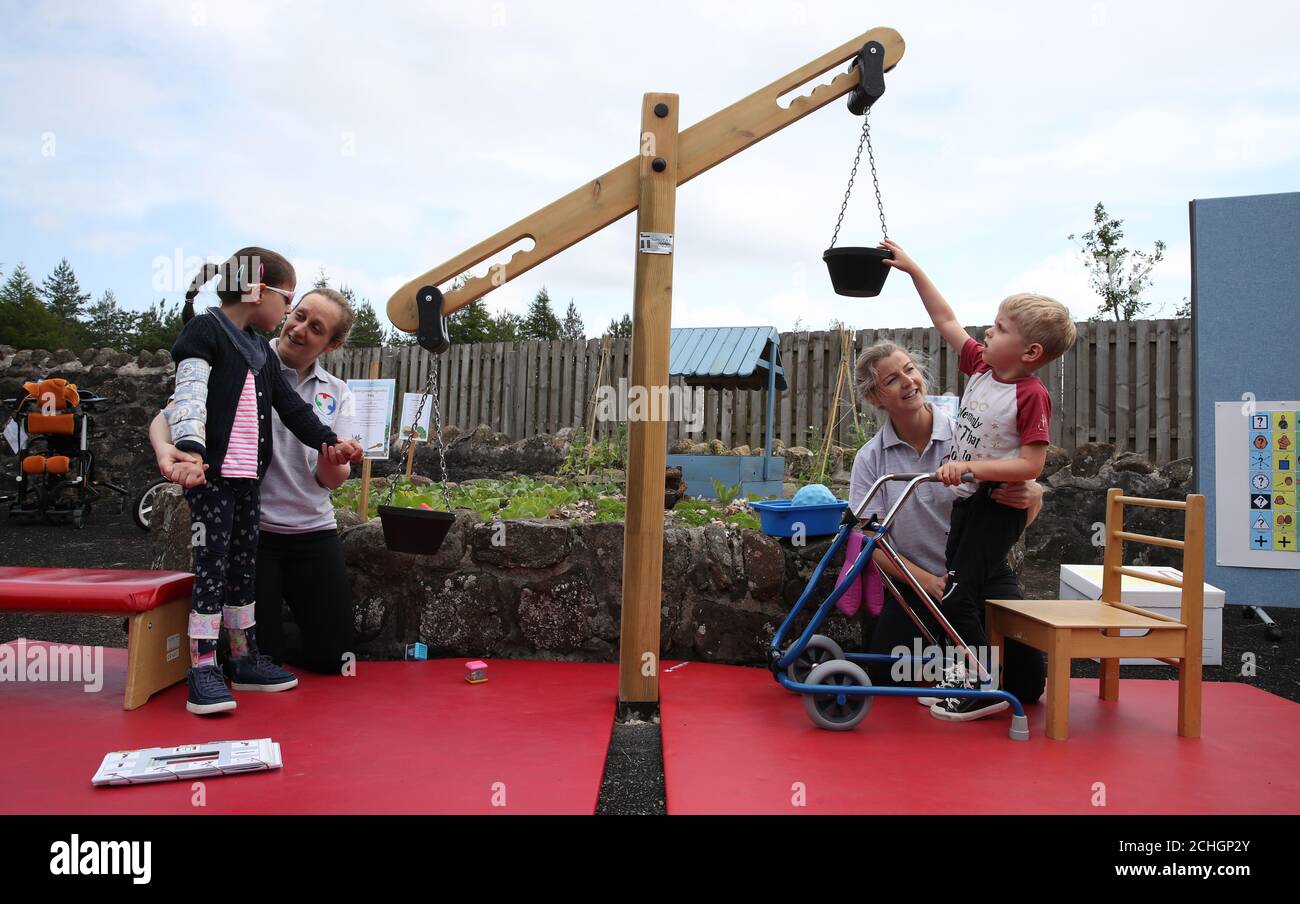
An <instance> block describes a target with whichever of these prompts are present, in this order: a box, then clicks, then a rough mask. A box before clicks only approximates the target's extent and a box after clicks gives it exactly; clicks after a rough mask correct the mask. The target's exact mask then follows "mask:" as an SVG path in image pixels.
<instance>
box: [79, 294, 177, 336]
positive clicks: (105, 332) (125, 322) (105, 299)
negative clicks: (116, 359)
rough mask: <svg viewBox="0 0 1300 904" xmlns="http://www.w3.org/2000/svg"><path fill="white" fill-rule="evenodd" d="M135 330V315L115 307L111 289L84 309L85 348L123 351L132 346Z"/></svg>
mask: <svg viewBox="0 0 1300 904" xmlns="http://www.w3.org/2000/svg"><path fill="white" fill-rule="evenodd" d="M135 329H136V318H135V315H133V314H132V313H131V312H130V311H124V310H122V309H121V308H120V307H118V306H117V296H116V295H114V294H113V290H112V289H105V290H104V294H103V295H101V296H100V297H99V300H98V301H96V302H95V303H94V304H92V305H91V306H90V307H88V308H86V318H85V320H84V321H82V330H83V332H82V335H83V337H84V339H85V347H86V348H115V349H118V350H119V351H121V350H125V349H127V348H129V347H130V346H131V345H132V340H133V334H134V333H135ZM162 347H163V346H157V348H162ZM150 351H153V349H150Z"/></svg>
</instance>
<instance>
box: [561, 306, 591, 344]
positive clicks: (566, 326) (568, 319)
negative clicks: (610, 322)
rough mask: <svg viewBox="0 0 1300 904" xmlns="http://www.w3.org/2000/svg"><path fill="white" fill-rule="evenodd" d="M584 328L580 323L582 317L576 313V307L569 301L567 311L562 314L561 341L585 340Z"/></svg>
mask: <svg viewBox="0 0 1300 904" xmlns="http://www.w3.org/2000/svg"><path fill="white" fill-rule="evenodd" d="M585 330H586V328H585V327H584V326H583V323H582V315H581V314H579V313H578V307H577V305H575V304H574V303H573V299H572V298H570V299H569V309H568V310H567V311H565V312H564V323H563V324H561V326H560V338H561V339H586V338H587V336H586V333H585Z"/></svg>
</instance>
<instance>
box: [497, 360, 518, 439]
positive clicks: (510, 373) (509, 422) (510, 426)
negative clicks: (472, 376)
mask: <svg viewBox="0 0 1300 904" xmlns="http://www.w3.org/2000/svg"><path fill="white" fill-rule="evenodd" d="M516 345H519V343H517V342H502V359H500V362H502V363H500V384H502V385H500V429H502V431H503V432H504V433H507V434H508V436H510V437H511V438H512V440H517V438H519V437H520V423H519V415H517V412H519V395H517V393H516V392H515V388H516V385H517V384H519V371H517V369H516V362H517V356H516V354H515V346H516Z"/></svg>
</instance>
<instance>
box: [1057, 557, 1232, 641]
mask: <svg viewBox="0 0 1300 904" xmlns="http://www.w3.org/2000/svg"><path fill="white" fill-rule="evenodd" d="M1130 567H1133V568H1134V569H1135V570H1137V571H1145V572H1148V573H1150V574H1158V575H1161V576H1163V577H1170V578H1178V579H1180V580H1181V579H1182V576H1183V573H1182V572H1181V571H1179V570H1178V569H1177V568H1171V567H1168V566H1150V565H1139V566H1130ZM1101 580H1102V566H1100V565H1062V566H1061V586H1060V595H1059V599H1063V600H1097V599H1101ZM1181 594H1182V591H1181V590H1179V589H1178V588H1177V587H1170V586H1169V585H1167V584H1157V583H1156V582H1155V581H1144V580H1142V578H1135V577H1132V576H1130V575H1127V574H1122V575H1120V601H1121V602H1124V603H1127V604H1128V605H1130V606H1137V607H1139V608H1141V609H1146V610H1148V611H1150V612H1154V613H1156V614H1157V615H1167V616H1169V617H1170V618H1179V617H1180V610H1181V609H1182V606H1181V605H1180V604H1181V602H1182V596H1181ZM1223 600H1224V595H1223V591H1222V590H1220V589H1219V588H1218V587H1212V586H1211V585H1209V584H1206V585H1205V604H1204V609H1205V612H1204V629H1205V631H1204V637H1203V638H1202V643H1201V657H1202V664H1203V665H1222V664H1223ZM1120 634H1121V635H1122V636H1125V637H1132V636H1134V635H1141V634H1142V631H1141V629H1136V628H1126V629H1124V630H1122V631H1120ZM1120 664H1121V665H1163V664H1164V663H1162V662H1160V661H1159V660H1158V659H1121V660H1120Z"/></svg>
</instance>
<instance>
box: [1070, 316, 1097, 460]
mask: <svg viewBox="0 0 1300 904" xmlns="http://www.w3.org/2000/svg"><path fill="white" fill-rule="evenodd" d="M1096 326H1097V325H1096V324H1095V323H1089V324H1087V328H1086V329H1085V331H1084V336H1085V337H1086V338H1085V341H1084V345H1083V347H1082V348H1080V349H1079V360H1078V368H1079V369H1078V372H1077V373H1076V374H1075V380H1076V385H1075V396H1076V399H1075V416H1076V417H1077V418H1078V437H1079V439H1078V445H1079V446H1082V445H1083V444H1085V443H1090V442H1092V430H1091V428H1090V426H1089V424H1090V421H1091V418H1092V414H1093V408H1092V370H1093V368H1092V359H1093V355H1094V354H1096V333H1097V330H1096Z"/></svg>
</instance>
